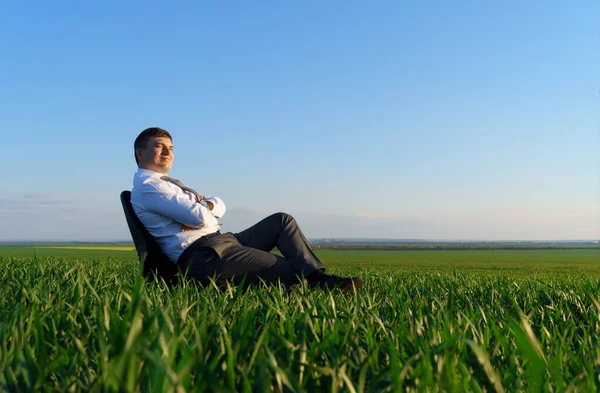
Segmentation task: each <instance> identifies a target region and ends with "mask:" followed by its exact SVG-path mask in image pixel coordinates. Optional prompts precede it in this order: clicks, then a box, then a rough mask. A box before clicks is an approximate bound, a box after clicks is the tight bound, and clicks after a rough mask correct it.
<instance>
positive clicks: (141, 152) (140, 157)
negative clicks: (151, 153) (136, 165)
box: [135, 148, 144, 160]
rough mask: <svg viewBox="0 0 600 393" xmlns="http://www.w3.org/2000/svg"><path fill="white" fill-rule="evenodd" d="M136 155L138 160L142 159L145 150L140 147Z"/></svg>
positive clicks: (136, 150)
mask: <svg viewBox="0 0 600 393" xmlns="http://www.w3.org/2000/svg"><path fill="white" fill-rule="evenodd" d="M135 156H136V157H137V159H138V160H141V159H142V158H143V157H144V150H143V149H139V148H138V149H135Z"/></svg>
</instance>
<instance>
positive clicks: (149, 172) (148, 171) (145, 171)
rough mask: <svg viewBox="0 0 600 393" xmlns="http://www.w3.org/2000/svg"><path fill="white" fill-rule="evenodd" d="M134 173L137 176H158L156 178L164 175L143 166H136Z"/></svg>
mask: <svg viewBox="0 0 600 393" xmlns="http://www.w3.org/2000/svg"><path fill="white" fill-rule="evenodd" d="M136 174H137V175H138V176H142V177H158V178H160V177H163V176H165V174H164V173H161V172H156V171H153V170H151V169H145V168H138V170H137V172H136Z"/></svg>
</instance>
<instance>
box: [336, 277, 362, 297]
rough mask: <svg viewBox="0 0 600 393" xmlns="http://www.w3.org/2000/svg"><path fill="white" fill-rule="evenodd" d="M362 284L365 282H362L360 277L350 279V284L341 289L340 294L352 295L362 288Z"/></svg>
mask: <svg viewBox="0 0 600 393" xmlns="http://www.w3.org/2000/svg"><path fill="white" fill-rule="evenodd" d="M364 283H365V280H363V279H362V277H354V278H352V279H350V282H349V283H348V284H346V285H345V286H344V287H342V288H341V289H342V292H343V293H345V294H347V293H354V292H356V291H357V290H358V289H359V288H360V287H362V286H363V284H364Z"/></svg>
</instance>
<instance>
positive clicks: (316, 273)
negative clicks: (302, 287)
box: [306, 269, 328, 281]
mask: <svg viewBox="0 0 600 393" xmlns="http://www.w3.org/2000/svg"><path fill="white" fill-rule="evenodd" d="M327 276H328V274H327V273H325V270H321V269H317V270H315V271H313V272H311V273H310V274H309V275H308V276H306V279H307V280H309V281H310V280H317V279H319V278H323V277H327Z"/></svg>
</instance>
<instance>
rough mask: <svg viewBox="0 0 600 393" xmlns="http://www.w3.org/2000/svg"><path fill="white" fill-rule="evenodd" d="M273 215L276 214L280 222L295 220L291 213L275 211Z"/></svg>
mask: <svg viewBox="0 0 600 393" xmlns="http://www.w3.org/2000/svg"><path fill="white" fill-rule="evenodd" d="M274 216H277V218H279V219H280V220H281V221H282V222H292V221H295V219H294V217H292V215H291V214H288V213H284V212H279V213H275V214H274Z"/></svg>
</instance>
